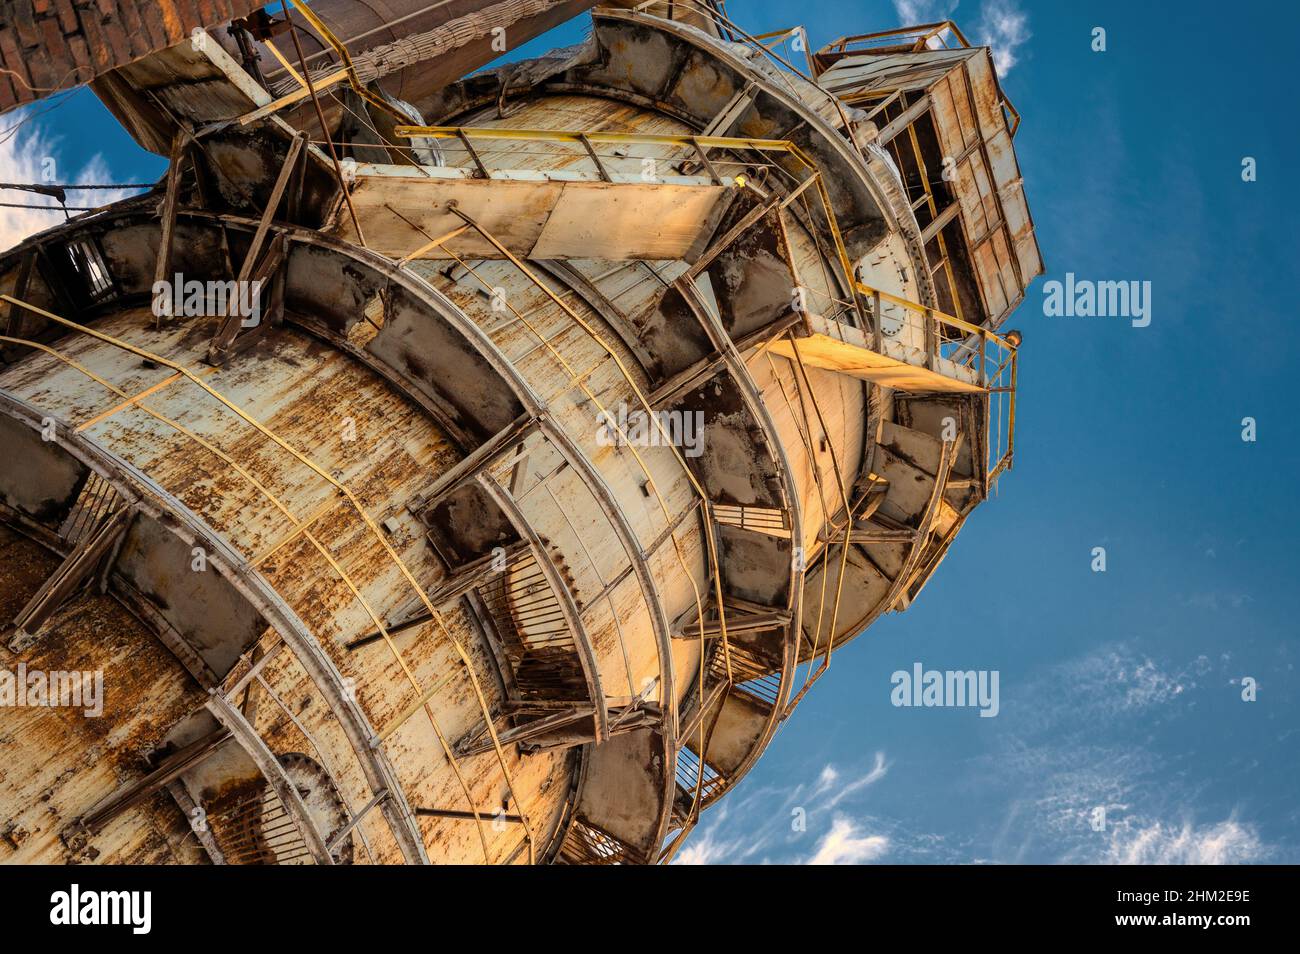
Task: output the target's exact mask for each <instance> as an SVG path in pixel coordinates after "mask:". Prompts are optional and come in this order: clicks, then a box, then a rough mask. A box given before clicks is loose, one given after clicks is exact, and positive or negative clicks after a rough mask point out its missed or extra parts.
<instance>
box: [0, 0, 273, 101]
mask: <svg viewBox="0 0 1300 954" xmlns="http://www.w3.org/2000/svg"><path fill="white" fill-rule="evenodd" d="M261 5H262V4H261V2H260V0H97V2H95V3H93V4H87V3H75V2H74V0H44V2H42V0H6V2H5V4H4V9H3V13H4V16H3V17H0V113H4V112H7V111H8V110H10V109H12V108H13V107H15V106H18V105H20V104H22V103H27V102H31V101H33V100H36V99H40V98H42V97H43V96H48V95H49V94H50V93H52V92H55V91H58V90H66V89H72V88H74V87H76V86H80V85H83V84H85V83H88V82H90V81H91V80H93V79H94V78H95V77H97V76H101V75H103V74H104V73H106V72H108V71H109V70H112V69H114V68H116V67H119V66H125V65H126V64H128V63H131V62H133V61H135V60H138V59H140V58H142V57H144V56H147V55H149V54H150V53H154V52H156V51H158V50H161V49H164V48H165V47H168V46H171V45H173V44H176V43H180V42H182V41H184V40H186V39H187V38H188V37H189V35H190V32H191V31H192V30H194V29H197V28H202V27H215V26H217V25H218V24H222V23H225V22H226V21H228V20H230V19H231V18H232V17H241V16H244V15H245V14H247V13H249V12H250V11H252V10H255V9H257V8H258V7H260V6H261Z"/></svg>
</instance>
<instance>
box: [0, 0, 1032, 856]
mask: <svg viewBox="0 0 1300 954" xmlns="http://www.w3.org/2000/svg"><path fill="white" fill-rule="evenodd" d="M9 6H16V7H18V8H20V9H19V11H18V15H17V16H16V19H15V23H14V24H13V25H0V52H3V54H4V56H5V63H4V64H3V65H5V66H7V67H12V65H13V64H14V63H16V62H19V61H20V60H21V62H22V63H23V64H26V65H24V66H23V69H22V72H21V74H19V73H15V74H14V76H15V77H16V78H14V79H12V80H10V79H9V78H8V76H6V77H5V80H4V81H5V82H7V83H9V84H10V85H9V86H7V87H6V88H5V89H4V90H3V93H2V95H3V96H4V99H3V103H4V104H12V103H15V102H18V101H22V100H25V99H30V98H32V97H33V96H35V95H37V94H38V93H39V92H41V91H42V90H45V89H49V88H51V87H54V86H55V85H57V84H56V83H55V80H56V79H57V78H58V76H59V74H66V73H67V71H66V70H64V67H65V66H67V65H68V64H69V63H70V64H71V67H70V68H71V70H72V71H73V73H74V74H75V75H74V79H73V80H72V81H73V82H77V81H80V82H86V81H89V82H91V83H92V85H93V88H94V90H95V92H96V93H97V94H98V95H99V97H100V98H101V99H102V100H103V101H104V103H105V104H107V106H108V107H109V108H110V109H111V110H112V111H113V112H114V114H115V115H116V116H117V117H118V118H119V119H120V121H121V122H122V124H123V125H124V127H125V128H126V129H127V130H128V131H129V132H130V133H131V135H132V136H133V137H135V139H136V140H137V141H138V142H139V143H141V144H142V145H143V146H145V147H146V148H148V149H151V150H153V151H155V152H158V153H160V154H165V155H169V156H170V167H169V170H168V172H167V175H166V177H165V178H164V179H163V181H162V182H160V183H159V184H158V186H157V187H156V188H155V189H154V190H153V191H151V192H150V193H148V194H145V195H142V196H139V197H137V198H134V199H128V200H126V201H123V202H120V203H116V204H114V205H111V206H108V207H105V208H104V209H102V210H100V211H97V212H94V213H90V214H87V215H83V216H79V217H76V218H73V219H72V220H71V221H69V222H68V223H67V224H65V225H63V226H60V227H58V228H55V229H52V230H50V231H48V232H45V233H43V234H41V235H38V236H35V237H33V238H31V239H30V240H28V241H26V242H24V243H23V244H22V245H20V246H19V247H17V248H14V249H12V250H10V251H8V252H7V253H4V254H3V255H0V325H2V326H3V328H2V329H0V330H3V334H2V335H0V359H2V363H0V441H2V442H3V447H4V449H5V453H4V454H3V455H0V584H2V585H0V600H3V606H0V623H2V624H3V625H4V626H5V629H4V631H3V639H2V640H0V660H3V662H2V663H0V669H4V670H7V671H9V672H11V673H17V672H19V671H23V672H26V673H42V674H46V678H47V683H46V686H47V689H49V690H50V691H51V696H52V694H53V693H52V690H53V687H54V686H55V684H56V680H55V678H54V677H55V675H57V674H60V673H62V674H69V673H71V674H81V678H91V677H92V674H95V673H99V674H102V678H103V698H102V712H101V713H99V714H97V715H95V716H86V715H83V713H82V712H81V711H73V710H70V709H68V708H66V707H58V706H55V705H53V704H50V705H39V704H38V705H27V706H15V705H8V706H4V707H0V738H3V740H4V749H3V751H4V759H3V764H0V861H9V860H18V861H38V862H66V861H73V860H92V859H93V860H98V861H101V862H141V863H163V862H194V863H204V862H214V863H229V864H236V863H318V864H331V863H397V862H411V863H420V862H434V863H438V862H469V863H478V862H490V863H526V862H537V863H541V862H569V863H614V862H627V863H650V862H657V861H665V860H668V859H671V857H672V856H673V854H674V852H675V851H676V850H677V849H678V848H679V847H680V846H681V844H682V843H683V840H684V839H685V838H686V836H687V835H688V834H689V833H690V831H691V829H692V828H693V827H694V826H695V825H696V824H697V822H698V821H699V819H700V815H701V812H702V811H704V810H705V809H707V808H708V807H709V806H710V805H712V804H713V803H714V802H716V801H717V800H718V799H720V798H721V797H723V796H724V795H725V794H726V792H727V791H728V790H729V789H730V788H731V787H732V786H734V785H735V784H736V783H737V782H738V781H739V780H740V779H741V778H742V777H743V776H744V775H745V773H746V772H747V771H748V770H749V769H750V768H751V767H752V766H753V765H754V763H755V761H756V760H757V759H758V758H759V756H760V755H761V754H762V752H763V750H764V748H765V746H766V745H767V744H768V742H769V741H770V740H771V738H772V736H773V734H774V733H775V731H776V730H777V728H778V726H779V725H780V723H781V722H782V721H783V720H784V719H786V718H788V717H790V715H791V713H792V711H793V710H794V709H795V708H796V707H797V705H798V704H799V702H800V701H801V700H802V699H803V698H804V696H805V694H806V693H807V691H808V690H809V688H810V687H811V686H812V685H813V683H815V682H816V680H817V679H818V678H820V677H821V676H822V675H823V674H824V673H826V672H827V671H828V668H829V667H830V663H831V660H832V658H833V656H834V655H835V654H836V653H838V652H839V651H840V650H841V648H842V647H843V646H844V644H845V643H847V642H849V641H850V640H851V639H853V638H854V637H855V636H857V635H858V634H860V633H861V632H863V631H864V630H865V629H867V628H868V627H869V626H870V625H871V623H872V622H873V621H874V620H875V619H876V618H877V617H878V616H880V615H881V614H883V613H886V612H890V611H895V610H902V609H905V608H906V607H907V606H908V605H909V603H910V602H911V601H912V600H914V599H916V597H917V594H918V593H919V591H920V590H921V588H922V587H923V586H924V585H925V583H926V581H927V580H928V579H929V578H930V576H931V574H932V573H933V572H934V571H935V569H936V568H937V566H938V565H939V563H940V562H941V561H942V559H943V557H944V555H945V553H946V552H947V549H948V547H949V545H950V544H951V543H952V541H953V539H954V538H955V536H956V534H957V532H958V531H959V530H960V529H961V527H962V525H963V523H964V521H965V520H966V518H967V517H968V516H969V514H970V513H971V512H972V511H973V510H974V509H975V507H976V506H977V505H978V504H980V503H981V502H983V501H984V500H985V499H986V498H987V497H988V496H989V494H990V491H991V489H992V488H993V487H994V485H995V483H996V482H997V481H998V479H999V477H1000V476H1001V475H1002V474H1003V473H1004V472H1005V471H1006V470H1007V469H1008V468H1009V467H1010V466H1011V462H1012V453H1013V433H1014V426H1015V393H1016V392H1015V388H1016V346H1017V345H1018V343H1019V338H1018V336H1017V335H1015V334H1014V333H1009V332H1008V333H1006V334H1002V333H999V328H1000V327H1001V326H1002V325H1003V323H1004V321H1005V320H1006V319H1007V317H1008V315H1009V314H1010V313H1011V312H1012V311H1013V310H1014V309H1015V307H1016V306H1017V304H1018V303H1019V301H1020V300H1021V298H1022V297H1023V293H1024V289H1025V287H1026V285H1027V284H1028V283H1029V281H1030V280H1031V279H1032V278H1033V277H1034V276H1035V275H1037V274H1038V273H1039V272H1040V271H1041V270H1042V266H1041V262H1040V260H1039V254H1038V249H1037V245H1036V242H1035V239H1034V234H1033V227H1032V222H1031V220H1030V217H1029V213H1028V209H1027V206H1026V203H1025V197H1024V193H1023V190H1022V187H1021V179H1020V175H1019V172H1018V169H1017V166H1016V158H1015V153H1014V150H1013V148H1012V136H1013V134H1014V132H1015V128H1016V125H1017V123H1018V116H1017V114H1016V113H1015V111H1014V109H1013V108H1012V106H1011V104H1010V103H1009V102H1008V101H1007V99H1006V97H1005V95H1004V94H1003V93H1002V91H1001V89H1000V87H999V84H998V80H997V77H996V74H995V72H994V70H993V64H992V60H991V57H990V54H989V51H988V50H987V49H985V48H978V47H971V46H970V45H969V44H968V43H967V42H966V41H965V39H964V38H963V37H962V36H961V34H960V32H959V31H958V30H957V28H956V27H955V26H954V25H952V24H951V23H943V24H932V25H927V26H924V27H920V28H915V29H909V30H902V31H892V32H889V33H883V34H873V35H867V36H857V37H846V38H844V39H841V40H839V41H837V42H835V43H833V44H831V45H830V46H827V47H825V48H824V49H822V50H819V51H810V50H805V49H804V48H805V45H806V42H805V41H806V38H805V35H804V33H803V31H802V30H800V29H798V28H796V29H794V30H785V31H779V32H777V33H771V34H764V35H759V36H751V35H749V34H747V33H745V32H744V31H743V30H742V29H740V28H739V27H738V26H737V25H736V24H735V23H733V22H732V20H731V19H729V18H728V16H727V15H726V14H725V12H724V11H723V9H722V5H721V4H720V3H716V2H706V0H687V2H682V0H677V2H651V3H641V4H636V5H635V6H634V5H632V4H612V5H604V6H599V7H596V8H595V9H593V10H591V12H590V22H591V33H590V36H589V37H588V39H587V40H586V41H585V42H584V43H581V44H579V45H578V46H575V47H571V48H567V49H562V50H557V51H554V52H553V53H551V54H549V55H547V56H544V57H542V58H539V59H534V60H530V61H525V62H518V63H512V64H510V65H507V66H504V67H501V68H499V69H488V70H483V71H480V72H473V73H470V75H465V74H466V73H468V72H469V71H471V70H474V69H476V68H478V67H480V66H482V65H483V64H484V63H487V62H490V60H491V59H492V58H493V57H495V56H497V55H499V53H500V51H501V49H502V46H501V45H500V43H499V41H501V40H502V38H504V40H505V41H506V42H507V43H508V45H509V46H510V47H511V48H513V47H514V46H516V45H518V43H520V42H522V41H523V40H524V39H527V38H529V37H531V36H534V35H536V34H538V33H540V32H542V31H544V30H545V29H548V28H549V27H551V26H553V25H554V24H555V23H558V22H561V21H563V20H565V19H567V18H570V17H572V16H575V15H582V16H587V12H586V11H587V9H588V8H589V7H591V6H592V5H591V4H590V3H583V2H548V0H504V2H497V3H484V2H471V0H463V2H452V3H444V4H430V3H428V2H426V0H387V3H386V4H384V5H383V6H382V7H381V6H379V5H376V4H365V3H361V2H359V0H315V2H313V3H311V4H310V6H308V5H306V4H304V3H302V2H299V0H293V2H290V3H289V4H287V5H286V8H284V9H281V8H280V7H279V6H278V5H277V6H275V7H274V11H273V12H268V11H269V10H270V8H268V9H265V10H252V9H251V7H252V4H249V3H243V4H239V3H234V4H231V3H216V4H211V3H195V4H186V3H183V2H176V3H172V2H168V3H156V4H143V3H141V4H136V3H134V2H133V0H116V2H115V5H114V3H108V4H107V5H106V4H105V3H100V4H98V7H99V8H103V16H102V17H98V16H97V17H96V18H95V19H96V20H97V23H96V24H95V26H94V29H93V30H92V29H91V25H90V22H89V21H88V20H86V19H84V18H83V19H82V20H80V21H79V20H78V17H79V16H81V15H82V14H83V13H84V11H83V10H81V9H80V8H75V9H74V8H73V6H72V5H71V4H70V3H64V2H61V0H54V2H53V3H43V4H42V3H31V2H25V0H20V2H18V3H16V4H10V5H9ZM65 8H66V9H65ZM109 8H111V9H112V10H113V11H115V12H114V13H112V14H109V13H108V12H107V11H108V10H109ZM374 9H383V10H385V11H387V13H386V14H385V16H384V17H382V18H381V17H380V16H379V15H378V14H376V13H374V12H373V10H374ZM69 10H70V11H71V15H70V19H69V18H68V17H66V16H65V13H67V12H68V11H69ZM160 11H161V13H160ZM163 13H165V14H167V15H166V16H163V15H162V14H163ZM232 16H236V17H237V19H235V20H233V22H231V21H230V20H229V18H230V17H232ZM132 18H134V19H132ZM141 18H143V20H142V19H141ZM145 21H147V22H145ZM133 23H143V25H142V26H141V27H140V29H139V30H133V29H132V24H133ZM110 26H111V27H112V30H113V31H116V32H117V33H122V34H123V36H125V37H126V40H125V42H114V41H113V39H112V37H111V36H110V30H109V27H110ZM56 34H57V35H58V36H59V37H61V38H62V41H63V43H62V45H61V46H60V45H59V44H56V43H54V42H53V40H52V37H54V36H55V35H56ZM113 36H115V34H113ZM790 49H793V50H796V51H800V56H801V57H802V59H801V60H800V61H799V62H798V63H795V62H792V61H791V60H790V59H789V58H788V57H787V56H786V55H785V54H784V53H783V52H782V51H784V50H790ZM86 50H89V53H90V56H89V59H86V58H85V57H84V56H82V55H81V52H79V51H82V52H84V51H86ZM82 60H85V62H82ZM20 80H21V81H22V82H20ZM34 88H35V89H34ZM191 282H193V283H195V285H196V287H198V288H199V289H200V290H199V292H197V293H196V297H194V296H190V295H189V293H188V292H183V290H184V289H185V288H188V287H190V283H191ZM254 283H256V284H254ZM249 288H252V289H253V293H252V294H253V304H255V306H256V307H255V308H254V309H252V311H251V312H250V311H248V310H241V309H240V308H239V307H238V304H239V302H240V301H244V300H245V299H244V298H243V297H241V296H242V295H243V293H244V292H245V291H246V290H247V289H249ZM214 296H215V297H214ZM214 302H215V304H214ZM247 303H248V302H247V301H245V304H247ZM63 688H65V689H66V688H67V685H66V679H65V684H64V686H63ZM49 701H50V702H51V703H52V702H53V701H54V700H53V698H50V699H49Z"/></svg>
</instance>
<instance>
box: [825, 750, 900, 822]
mask: <svg viewBox="0 0 1300 954" xmlns="http://www.w3.org/2000/svg"><path fill="white" fill-rule="evenodd" d="M826 770H829V771H830V772H832V773H834V772H835V768H834V766H831V765H827V766H826ZM826 770H823V772H822V776H823V777H825V775H826ZM888 773H889V766H888V765H887V764H886V763H885V753H884V752H877V753H876V761H875V763H874V764H873V765H872V766H871V770H870V771H868V772H867V773H866V774H865V775H862V776H860V777H858V778H856V779H854V780H853V781H851V782H849V783H848V784H846V785H841V786H840V787H839V789H838V790H837V791H836V792H835V794H834V795H832V796H831V798H830V801H829V802H827V804H826V807H827V808H834V807H835V806H836V805H838V804H839V803H840V802H842V801H843V800H844V799H846V798H848V797H849V796H850V795H852V794H854V793H855V792H858V791H861V790H862V789H864V788H867V787H868V786H871V785H875V784H876V783H877V782H879V781H880V780H881V779H882V778H884V777H885V776H886V775H887V774H888Z"/></svg>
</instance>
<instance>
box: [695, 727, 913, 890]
mask: <svg viewBox="0 0 1300 954" xmlns="http://www.w3.org/2000/svg"><path fill="white" fill-rule="evenodd" d="M888 773H889V761H888V759H887V758H886V757H885V753H884V752H877V753H875V757H874V759H873V760H872V762H871V764H870V766H868V767H866V768H865V770H862V769H859V770H855V771H848V770H845V769H844V768H842V767H840V766H837V765H835V764H833V763H830V762H828V763H826V764H824V765H822V767H821V769H820V770H819V771H816V774H815V776H814V775H813V773H811V772H810V773H809V777H810V778H812V779H813V780H812V781H810V782H800V783H798V784H796V785H794V786H793V787H791V788H785V787H777V786H772V785H768V786H764V787H759V788H753V789H745V788H742V789H741V790H740V791H738V792H737V793H736V794H735V795H733V796H731V797H730V798H729V799H727V800H725V801H724V802H723V803H722V804H721V805H720V806H718V808H716V809H714V810H712V811H709V812H708V813H706V814H705V815H704V817H703V819H702V821H701V823H700V826H699V828H697V829H696V831H695V832H694V833H693V834H692V835H691V837H690V839H689V840H688V841H687V843H686V844H685V845H684V846H683V847H682V850H681V851H680V852H678V854H677V857H676V858H675V859H674V863H675V864H697V865H704V864H746V863H757V862H769V861H771V862H784V863H790V862H800V863H806V864H854V863H860V862H862V861H869V860H872V859H873V858H874V857H876V856H878V855H879V854H881V853H883V852H884V851H885V850H886V848H887V847H888V845H889V844H890V842H891V836H890V834H889V833H888V832H889V830H890V828H891V825H890V824H889V823H888V822H884V821H881V820H880V819H877V818H873V817H870V816H867V815H865V814H861V813H857V812H854V813H852V814H851V813H850V812H848V811H843V810H841V811H836V808H837V806H839V805H841V804H842V803H845V802H848V801H850V800H852V799H854V798H858V797H860V796H861V795H862V793H863V792H864V791H866V790H867V789H868V788H870V787H871V786H873V785H875V784H876V783H877V782H879V781H880V780H881V779H883V778H885V776H886V775H888ZM814 838H815V839H816V841H815V842H813V841H812V840H813V839H814ZM810 843H812V844H814V848H813V849H812V854H811V856H808V855H807V852H808V848H807V847H806V846H807V845H808V844H810ZM934 847H935V846H934V845H929V846H928V848H927V850H929V849H931V848H934ZM809 859H811V860H809ZM816 859H820V860H816ZM855 859H859V860H855Z"/></svg>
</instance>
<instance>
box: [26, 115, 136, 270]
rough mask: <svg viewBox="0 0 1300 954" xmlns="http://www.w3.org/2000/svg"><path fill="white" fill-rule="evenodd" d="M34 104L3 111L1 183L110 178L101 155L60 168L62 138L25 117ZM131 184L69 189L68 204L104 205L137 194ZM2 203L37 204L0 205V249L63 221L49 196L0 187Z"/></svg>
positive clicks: (76, 181) (85, 181) (56, 206)
mask: <svg viewBox="0 0 1300 954" xmlns="http://www.w3.org/2000/svg"><path fill="white" fill-rule="evenodd" d="M31 108H32V107H26V108H24V109H17V110H14V111H13V112H10V113H6V114H5V116H4V124H3V127H2V129H0V132H2V131H3V130H12V131H13V132H12V133H11V134H10V135H3V134H0V169H3V170H4V172H3V175H0V178H2V179H3V181H5V182H22V183H33V182H34V183H45V182H51V183H104V182H110V181H112V175H111V173H110V172H109V169H108V165H107V163H105V161H104V159H103V157H102V156H100V155H96V156H94V158H92V159H91V161H90V162H89V163H87V164H86V165H85V166H84V167H82V168H81V169H79V170H75V171H72V170H64V169H63V163H62V162H61V161H60V160H61V149H60V141H59V139H58V138H57V137H55V136H51V135H50V134H49V133H48V132H47V131H46V129H45V128H43V127H42V126H41V125H40V124H39V123H36V122H33V121H30V119H29V120H28V122H27V123H26V125H22V126H20V125H19V124H21V123H22V122H23V121H24V119H28V115H29V114H28V111H29V110H30V109H31ZM135 194H136V191H135V190H130V189H97V190H95V191H91V192H73V191H69V193H68V204H69V205H74V206H78V205H80V206H90V205H106V204H108V203H110V202H116V201H118V200H119V199H125V198H126V197H127V196H130V195H135ZM0 202H13V203H19V204H21V205H26V206H36V208H23V209H10V208H0V251H4V250H6V249H9V248H12V247H13V246H15V245H17V244H18V243H19V242H21V241H22V240H23V239H25V238H27V237H28V236H29V235H35V234H36V233H37V232H42V231H44V230H45V229H48V228H53V227H54V226H56V225H58V224H59V223H60V222H62V221H64V214H63V211H62V210H61V209H60V208H59V204H58V203H57V202H56V201H55V200H54V198H53V197H51V196H46V195H39V194H37V193H34V192H22V191H17V190H11V189H3V190H0Z"/></svg>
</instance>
